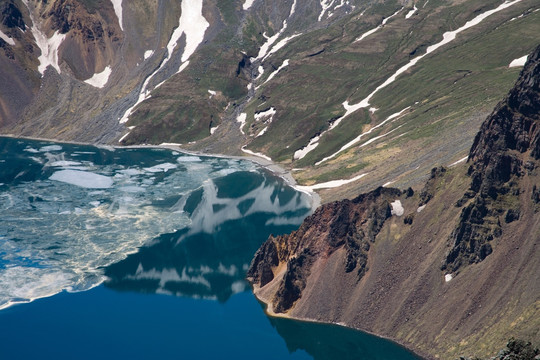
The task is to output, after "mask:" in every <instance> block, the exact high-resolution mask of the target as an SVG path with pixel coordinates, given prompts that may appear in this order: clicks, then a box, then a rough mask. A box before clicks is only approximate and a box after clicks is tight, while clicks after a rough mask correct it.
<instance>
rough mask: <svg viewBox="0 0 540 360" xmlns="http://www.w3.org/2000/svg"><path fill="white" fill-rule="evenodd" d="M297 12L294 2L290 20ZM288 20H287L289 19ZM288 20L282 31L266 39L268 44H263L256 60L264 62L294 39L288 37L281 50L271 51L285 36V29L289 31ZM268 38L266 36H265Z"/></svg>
mask: <svg viewBox="0 0 540 360" xmlns="http://www.w3.org/2000/svg"><path fill="white" fill-rule="evenodd" d="M295 11H296V0H294V1H293V4H292V6H291V11H290V12H289V16H288V18H290V17H291V16H292V15H293V14H294V12H295ZM288 18H287V19H288ZM287 19H285V20H283V24H282V27H281V29H280V30H279V31H278V32H276V33H275V34H274V35H272V36H270V37H269V38H267V39H266V42H265V43H264V44H262V46H261V47H260V49H259V54H258V55H257V57H256V58H255V60H264V59H265V58H266V57H268V56H269V55H270V54H271V53H274V52H276V51H277V50H279V49H281V48H282V47H283V46H285V44H286V43H287V42H288V41H289V40H291V38H292V37H288V38H285V39H284V40H285V42H283V40H281V41H280V44H279V48H277V49H275V50H274V49H271V47H272V45H274V43H275V42H276V40H277V39H278V38H279V37H280V36H281V34H283V32H284V31H285V29H287ZM299 35H300V34H298V35H293V37H296V36H299ZM265 37H266V36H265ZM276 47H278V45H276Z"/></svg>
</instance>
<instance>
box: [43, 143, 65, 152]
mask: <svg viewBox="0 0 540 360" xmlns="http://www.w3.org/2000/svg"><path fill="white" fill-rule="evenodd" d="M61 150H62V146H60V145H46V146H42V147H40V148H39V152H48V151H61Z"/></svg>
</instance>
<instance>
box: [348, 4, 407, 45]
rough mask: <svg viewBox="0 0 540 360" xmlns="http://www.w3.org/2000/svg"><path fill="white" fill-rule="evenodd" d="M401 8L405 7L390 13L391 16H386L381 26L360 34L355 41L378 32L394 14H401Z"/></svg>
mask: <svg viewBox="0 0 540 360" xmlns="http://www.w3.org/2000/svg"><path fill="white" fill-rule="evenodd" d="M401 10H403V8H401V9H399V10H398V11H396V12H395V13H393V14H392V15H390V16H389V17H387V18H384V19H383V21H382V22H381V23H380V24H379V26H377V27H376V28H373V29H371V30H369V31H366V32H365V33H363V34H362V35H360V37H359V38H357V39H356V40H354V42H355V43H356V42H359V41H362V40H364V39H365V38H367V37H368V36H369V35H371V34H374V33H376V32H377V31H379V30H380V29H382V28H383V27H384V25H386V23H387V22H388V20H390V19H391V18H393V17H394V16H396V15H397V14H399V13H400V12H401Z"/></svg>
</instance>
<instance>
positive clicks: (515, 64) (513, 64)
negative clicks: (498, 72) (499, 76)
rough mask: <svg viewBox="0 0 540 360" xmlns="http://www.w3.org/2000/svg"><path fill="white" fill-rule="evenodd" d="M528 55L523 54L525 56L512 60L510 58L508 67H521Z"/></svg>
mask: <svg viewBox="0 0 540 360" xmlns="http://www.w3.org/2000/svg"><path fill="white" fill-rule="evenodd" d="M528 57H529V55H525V56H522V57H520V58H517V59H514V60H512V62H511V63H510V64H508V67H510V68H512V67H521V66H523V65H525V63H526V62H527V59H528Z"/></svg>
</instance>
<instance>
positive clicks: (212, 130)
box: [210, 125, 219, 135]
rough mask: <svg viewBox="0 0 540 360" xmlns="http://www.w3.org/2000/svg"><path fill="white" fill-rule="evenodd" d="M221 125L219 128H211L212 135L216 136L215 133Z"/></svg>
mask: <svg viewBox="0 0 540 360" xmlns="http://www.w3.org/2000/svg"><path fill="white" fill-rule="evenodd" d="M218 127H219V125H218V126H215V127H211V128H210V135H214V133H215V132H216V130H217V129H218Z"/></svg>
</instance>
